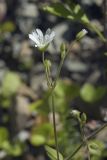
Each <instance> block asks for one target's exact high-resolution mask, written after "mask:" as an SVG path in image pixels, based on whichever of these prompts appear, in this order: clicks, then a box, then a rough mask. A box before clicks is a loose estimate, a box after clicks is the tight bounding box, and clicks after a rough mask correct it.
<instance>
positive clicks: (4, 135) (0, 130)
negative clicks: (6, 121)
mask: <svg viewBox="0 0 107 160" xmlns="http://www.w3.org/2000/svg"><path fill="white" fill-rule="evenodd" d="M8 138H9V133H8V130H7V129H6V128H5V127H0V148H1V147H2V146H3V143H4V142H5V141H7V140H8Z"/></svg>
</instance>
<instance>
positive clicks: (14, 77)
mask: <svg viewBox="0 0 107 160" xmlns="http://www.w3.org/2000/svg"><path fill="white" fill-rule="evenodd" d="M20 85H21V80H20V77H19V76H18V74H17V73H14V72H7V74H6V75H5V77H4V80H3V83H2V89H1V90H2V92H1V94H2V95H3V96H4V97H11V96H12V95H14V94H15V93H16V92H17V90H18V88H19V87H20Z"/></svg>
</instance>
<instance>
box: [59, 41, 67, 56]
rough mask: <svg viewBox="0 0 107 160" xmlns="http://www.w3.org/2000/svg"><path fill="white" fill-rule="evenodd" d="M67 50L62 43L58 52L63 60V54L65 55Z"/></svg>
mask: <svg viewBox="0 0 107 160" xmlns="http://www.w3.org/2000/svg"><path fill="white" fill-rule="evenodd" d="M66 51H67V48H66V45H65V43H62V44H61V46H60V52H61V58H62V59H63V58H65V54H66Z"/></svg>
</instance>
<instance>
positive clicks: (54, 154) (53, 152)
mask: <svg viewBox="0 0 107 160" xmlns="http://www.w3.org/2000/svg"><path fill="white" fill-rule="evenodd" d="M45 149H46V151H47V154H48V156H49V157H50V158H51V160H57V152H56V150H55V149H53V148H51V147H49V146H45ZM59 160H64V158H63V155H62V154H61V153H59Z"/></svg>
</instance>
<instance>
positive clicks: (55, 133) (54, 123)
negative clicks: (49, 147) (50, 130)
mask: <svg viewBox="0 0 107 160" xmlns="http://www.w3.org/2000/svg"><path fill="white" fill-rule="evenodd" d="M51 96H52V97H51V98H52V99H51V100H52V114H53V126H54V137H55V146H56V152H57V160H59V147H58V140H57V131H56V120H55V105H54V93H53V92H52V95H51Z"/></svg>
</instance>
